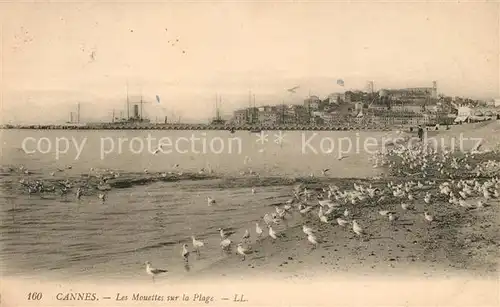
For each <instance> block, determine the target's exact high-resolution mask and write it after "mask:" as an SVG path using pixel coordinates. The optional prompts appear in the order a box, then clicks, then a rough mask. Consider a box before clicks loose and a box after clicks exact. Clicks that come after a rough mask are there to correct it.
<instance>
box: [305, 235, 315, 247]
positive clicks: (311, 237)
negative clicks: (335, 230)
mask: <svg viewBox="0 0 500 307" xmlns="http://www.w3.org/2000/svg"><path fill="white" fill-rule="evenodd" d="M307 240H308V241H309V242H311V243H312V244H313V246H314V247H313V248H316V246H317V245H318V239H317V238H316V236H315V235H314V234H312V233H310V234H308V235H307Z"/></svg>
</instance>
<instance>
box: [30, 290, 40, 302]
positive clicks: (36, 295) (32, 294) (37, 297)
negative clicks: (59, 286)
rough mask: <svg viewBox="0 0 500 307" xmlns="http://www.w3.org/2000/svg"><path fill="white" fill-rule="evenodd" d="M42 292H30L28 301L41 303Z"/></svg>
mask: <svg viewBox="0 0 500 307" xmlns="http://www.w3.org/2000/svg"><path fill="white" fill-rule="evenodd" d="M42 296H43V294H42V292H30V293H28V301H39V300H41V299H42Z"/></svg>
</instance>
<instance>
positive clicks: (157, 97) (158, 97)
mask: <svg viewBox="0 0 500 307" xmlns="http://www.w3.org/2000/svg"><path fill="white" fill-rule="evenodd" d="M156 101H158V103H160V96H158V95H156Z"/></svg>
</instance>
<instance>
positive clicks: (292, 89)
mask: <svg viewBox="0 0 500 307" xmlns="http://www.w3.org/2000/svg"><path fill="white" fill-rule="evenodd" d="M299 87H300V86H294V87H292V88H289V89H288V90H287V91H289V92H290V93H295V91H296V90H297V89H298V88H299Z"/></svg>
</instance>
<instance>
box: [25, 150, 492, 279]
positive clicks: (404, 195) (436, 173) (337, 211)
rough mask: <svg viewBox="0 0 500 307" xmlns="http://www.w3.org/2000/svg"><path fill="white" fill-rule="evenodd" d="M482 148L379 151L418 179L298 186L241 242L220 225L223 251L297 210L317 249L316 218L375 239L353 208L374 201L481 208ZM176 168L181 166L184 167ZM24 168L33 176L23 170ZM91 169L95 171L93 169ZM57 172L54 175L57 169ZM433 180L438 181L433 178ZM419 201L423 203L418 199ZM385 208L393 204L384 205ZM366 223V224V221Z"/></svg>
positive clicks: (195, 243) (32, 187)
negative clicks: (458, 151) (313, 223)
mask: <svg viewBox="0 0 500 307" xmlns="http://www.w3.org/2000/svg"><path fill="white" fill-rule="evenodd" d="M478 149H479V148H474V149H473V150H472V151H470V152H466V153H464V154H462V156H461V157H457V155H455V154H454V152H452V151H449V150H446V149H445V150H442V151H438V150H435V149H434V150H433V149H430V150H429V148H426V147H425V146H423V145H422V144H416V145H413V146H412V147H405V146H402V145H401V146H396V147H394V148H392V149H389V150H386V151H385V152H379V153H378V154H376V155H375V156H374V157H373V160H372V161H373V162H374V167H378V166H382V165H386V166H388V168H389V170H393V172H395V173H396V174H400V175H404V176H406V177H409V176H411V178H413V179H412V180H407V181H406V182H404V183H399V184H396V183H394V182H392V181H391V182H388V183H387V184H386V185H385V186H384V185H380V184H379V185H377V186H373V185H372V184H361V183H354V184H353V186H352V188H345V189H341V188H339V187H338V186H337V185H327V186H323V187H319V188H314V189H312V188H310V187H307V186H304V185H299V186H296V187H295V188H294V189H293V191H292V197H291V198H290V199H289V200H288V201H286V202H284V203H282V204H280V205H276V206H275V208H274V209H275V210H274V211H273V212H269V213H266V214H265V215H264V216H263V217H262V220H258V221H255V229H254V232H250V231H249V230H248V229H246V230H245V232H244V234H243V235H242V236H241V239H240V240H237V239H231V236H232V235H233V234H234V233H231V232H227V231H226V230H224V229H223V228H220V229H218V231H219V234H220V249H221V251H222V252H226V253H231V252H232V247H233V246H234V245H236V254H237V255H239V256H241V260H242V261H244V260H245V259H246V257H247V256H248V255H249V254H251V253H252V252H253V251H252V248H251V244H250V243H251V238H252V237H254V238H256V241H257V242H259V241H260V240H261V239H263V238H264V237H265V236H266V234H267V236H268V237H269V240H271V242H275V241H279V240H280V238H281V234H280V233H279V232H277V231H276V229H277V227H274V226H275V225H281V224H284V225H285V226H286V227H288V224H287V220H288V219H289V218H290V217H292V216H294V214H299V215H300V216H301V217H302V218H303V220H304V222H303V224H302V231H303V233H304V239H305V240H307V241H308V242H309V243H310V244H311V246H312V249H315V248H317V247H318V246H319V245H320V244H321V239H320V238H321V236H319V235H318V231H317V230H315V229H313V227H312V226H310V223H309V222H310V219H311V217H313V218H314V217H317V219H318V220H319V222H320V223H322V224H325V225H331V226H332V227H333V226H339V227H342V228H346V229H347V227H348V226H349V228H350V230H351V231H352V232H353V233H354V234H355V235H356V236H357V237H359V238H361V239H363V240H367V239H368V238H370V237H371V234H370V231H369V230H368V229H369V227H367V224H368V222H367V221H359V219H355V218H353V214H352V213H351V211H350V209H353V210H356V211H358V210H360V209H361V208H364V209H367V208H371V207H373V204H377V205H378V207H382V210H379V211H378V214H379V215H380V216H382V217H383V218H384V219H387V221H388V223H396V222H397V221H398V220H399V217H400V216H401V215H403V214H405V212H413V213H414V214H421V218H422V219H423V221H425V222H426V223H428V224H432V223H434V222H435V221H436V220H437V218H436V217H435V216H434V214H433V208H432V207H433V206H434V205H436V203H437V202H443V201H447V202H448V203H450V204H452V205H456V206H457V207H460V208H465V209H467V210H480V209H482V208H485V207H487V206H489V205H491V200H494V199H498V198H500V180H499V179H498V177H497V176H498V174H497V176H490V175H486V173H487V170H488V169H491V168H495V167H496V168H497V169H500V162H498V161H494V160H488V161H485V162H483V163H482V164H480V165H477V161H476V162H474V158H475V156H476V155H479V154H480V153H481V152H479V151H478ZM174 167H175V168H177V167H178V165H175V166H174ZM68 168H70V167H68ZM21 171H23V172H24V173H25V174H29V172H28V171H27V170H25V169H23V168H21ZM58 171H64V170H58ZM91 171H94V170H93V169H91ZM201 171H205V170H201ZM145 172H147V170H145ZM326 172H328V169H324V170H323V172H322V173H323V175H326ZM410 172H411V173H410ZM460 172H467V174H468V175H469V176H468V177H467V176H462V175H461V174H460ZM51 175H53V174H52V173H51ZM118 176H119V174H118V173H116V172H115V173H113V172H112V171H109V172H107V175H106V176H104V175H102V176H97V178H98V179H99V180H100V182H99V184H98V190H100V191H101V192H100V193H99V194H98V197H99V199H100V200H101V201H103V202H104V201H105V200H106V193H105V191H107V190H109V189H111V187H110V186H109V184H107V180H109V179H110V178H117V177H118ZM430 178H433V179H434V180H429V179H430ZM436 180H439V181H440V183H439V184H438V183H437V182H436ZM20 182H21V184H23V185H25V186H26V187H27V188H28V191H29V193H30V194H31V193H36V192H43V191H44V189H45V191H47V190H48V189H47V188H46V187H44V186H43V183H42V182H41V181H35V182H34V183H27V182H25V181H24V179H21V181H20ZM60 185H61V187H60V189H61V191H63V193H65V191H67V190H68V189H70V188H71V183H70V182H69V180H66V181H64V182H61V183H60ZM52 188H54V187H52ZM251 193H252V194H255V193H256V189H255V188H252V189H251ZM82 194H83V188H82V187H78V189H77V190H76V198H77V199H80V197H81V196H82ZM418 199H421V200H422V201H418ZM216 204H217V201H216V199H215V198H212V197H208V198H207V205H208V206H213V205H216ZM384 206H386V207H387V208H383V207H384ZM441 218H445V217H441ZM438 219H439V218H438ZM365 222H366V225H363V224H364V223H365ZM326 229H328V228H326ZM233 241H236V242H237V243H236V242H233ZM235 243H236V244H235ZM191 247H192V251H193V252H195V253H196V254H197V255H198V256H199V255H200V254H201V251H202V250H203V249H204V248H205V243H204V242H203V241H201V240H199V239H196V237H195V236H194V235H193V236H192V237H191ZM190 255H191V251H190V248H189V245H188V244H187V243H183V244H182V249H181V253H180V256H181V258H182V259H183V260H184V261H185V262H186V263H188V262H189V259H190ZM146 272H147V274H149V275H151V276H152V277H153V281H154V277H155V276H156V275H158V274H162V273H166V272H167V270H165V269H157V268H153V267H152V265H151V263H150V262H149V261H147V262H146Z"/></svg>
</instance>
